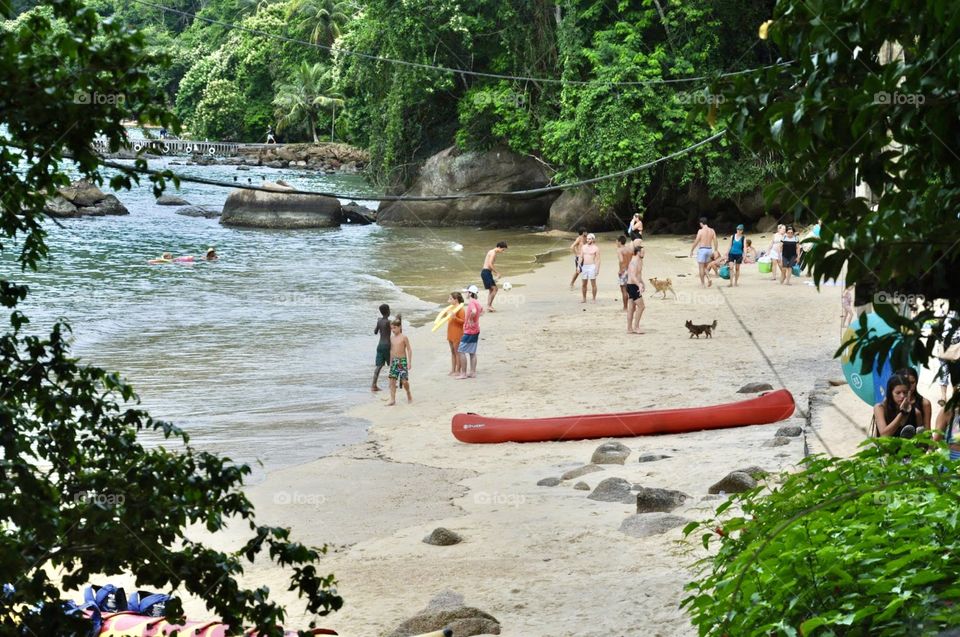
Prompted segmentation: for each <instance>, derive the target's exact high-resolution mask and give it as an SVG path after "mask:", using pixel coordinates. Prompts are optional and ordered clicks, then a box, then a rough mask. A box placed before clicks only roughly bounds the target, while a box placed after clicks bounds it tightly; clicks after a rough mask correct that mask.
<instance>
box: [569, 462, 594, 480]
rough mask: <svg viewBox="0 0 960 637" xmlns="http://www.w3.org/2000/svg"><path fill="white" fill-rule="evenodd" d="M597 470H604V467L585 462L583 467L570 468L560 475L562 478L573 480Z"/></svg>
mask: <svg viewBox="0 0 960 637" xmlns="http://www.w3.org/2000/svg"><path fill="white" fill-rule="evenodd" d="M597 471H603V467H598V466H597V465H595V464H585V465H583V466H582V467H577V468H576V469H570V470H569V471H567V472H565V473H564V474H563V475H562V476H560V479H561V480H573V479H574V478H579V477H581V476H585V475H587V474H588V473H595V472H597Z"/></svg>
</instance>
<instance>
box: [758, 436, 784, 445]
mask: <svg viewBox="0 0 960 637" xmlns="http://www.w3.org/2000/svg"><path fill="white" fill-rule="evenodd" d="M790 440H791V439H790V438H786V437H784V436H776V437H774V439H773V440H768V441H766V442H765V443H763V445H761V446H763V447H782V446H783V445H789V444H790Z"/></svg>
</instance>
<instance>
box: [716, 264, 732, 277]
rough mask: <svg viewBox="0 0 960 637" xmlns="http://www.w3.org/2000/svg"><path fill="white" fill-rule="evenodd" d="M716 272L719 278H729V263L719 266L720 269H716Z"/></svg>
mask: <svg viewBox="0 0 960 637" xmlns="http://www.w3.org/2000/svg"><path fill="white" fill-rule="evenodd" d="M718 274H719V275H720V278H721V279H729V278H730V266H729V265H725V266H722V267H721V268H720V270H719V271H718Z"/></svg>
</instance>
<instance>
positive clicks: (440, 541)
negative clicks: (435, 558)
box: [423, 526, 463, 546]
mask: <svg viewBox="0 0 960 637" xmlns="http://www.w3.org/2000/svg"><path fill="white" fill-rule="evenodd" d="M460 542H463V538H462V537H461V536H460V535H459V534H458V533H454V532H453V531H451V530H450V529H445V528H443V527H442V526H438V527H437V528H435V529H434V530H433V531H431V532H430V535H428V536H427V537H425V538H423V543H424V544H431V545H433V546H453V545H454V544H460Z"/></svg>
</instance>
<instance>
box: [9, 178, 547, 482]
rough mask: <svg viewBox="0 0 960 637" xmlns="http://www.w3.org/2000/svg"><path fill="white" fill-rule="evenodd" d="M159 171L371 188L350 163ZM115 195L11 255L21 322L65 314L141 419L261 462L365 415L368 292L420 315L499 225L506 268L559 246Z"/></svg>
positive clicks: (278, 458) (462, 279) (334, 435)
mask: <svg viewBox="0 0 960 637" xmlns="http://www.w3.org/2000/svg"><path fill="white" fill-rule="evenodd" d="M172 168H173V169H175V170H177V171H178V172H181V173H184V174H194V175H203V176H206V177H212V178H217V179H225V180H227V181H232V180H233V177H234V176H236V177H237V178H238V179H240V180H244V181H245V180H246V179H247V178H250V179H251V180H252V183H259V182H260V180H261V179H262V178H264V177H266V178H268V179H270V180H275V179H281V178H282V179H285V180H286V181H288V182H289V183H291V184H292V185H295V186H298V187H303V188H310V189H317V190H328V191H329V190H339V191H349V192H355V193H364V192H370V191H369V187H368V186H366V185H365V184H364V182H363V180H362V179H361V178H360V177H357V176H349V175H337V176H323V175H315V174H311V173H303V172H294V171H288V170H273V169H253V170H250V171H237V170H236V169H235V167H229V166H222V167H220V166H210V167H196V166H173V167H172ZM116 194H117V196H118V197H119V198H120V199H121V201H123V203H124V204H125V205H126V206H127V207H128V208H129V209H130V212H131V214H130V215H128V216H123V217H103V218H91V219H80V220H66V221H64V222H63V224H64V226H65V227H63V228H60V227H57V226H56V225H54V224H52V223H49V224H48V226H47V228H48V231H49V237H48V242H49V244H50V246H51V259H50V261H49V262H48V263H46V264H45V265H43V266H42V268H41V271H40V272H39V273H35V274H33V273H31V274H27V275H25V276H24V275H20V274H19V272H17V271H16V269H15V267H14V266H13V259H12V255H11V254H9V253H8V254H5V255H4V263H3V265H4V268H3V269H4V272H3V275H4V276H10V277H11V278H14V279H15V280H23V279H24V278H26V280H27V281H28V282H29V284H30V287H31V295H30V297H29V298H28V300H27V302H26V303H25V304H24V305H23V309H24V311H25V312H26V313H27V315H28V316H30V317H31V321H32V323H33V329H35V330H38V331H39V330H45V331H48V330H49V327H50V325H51V323H52V322H53V321H54V320H55V319H56V318H57V317H64V318H66V319H67V320H69V322H70V323H71V324H72V326H73V329H74V336H75V341H74V353H75V354H76V355H79V356H80V357H82V358H83V360H84V361H85V362H88V363H92V364H96V365H99V366H103V367H106V368H108V369H111V370H116V371H119V372H121V373H122V374H123V375H124V376H125V377H126V378H127V379H128V380H129V381H131V382H132V383H133V385H134V387H135V388H136V390H137V392H138V393H139V395H140V397H141V399H142V402H143V406H144V407H146V408H147V409H149V410H150V412H151V414H152V415H153V416H154V417H157V418H162V419H165V420H171V421H173V422H176V423H177V424H179V425H181V426H183V427H185V428H186V429H187V430H188V431H189V432H190V434H191V436H192V440H193V443H194V444H196V445H197V446H199V447H202V448H206V449H212V450H216V451H218V452H220V453H223V454H225V455H228V456H230V457H231V458H234V459H236V460H241V461H244V462H255V461H261V462H263V464H264V465H265V466H266V467H267V468H271V467H278V466H285V465H290V464H296V463H300V462H304V461H308V460H312V459H315V458H317V457H320V456H322V455H324V454H326V453H329V452H330V451H331V450H332V449H334V448H335V447H337V446H338V445H342V444H345V443H350V442H355V441H358V440H361V439H362V438H363V436H364V433H365V427H366V423H365V422H362V421H357V420H352V419H349V418H346V417H345V416H344V415H343V414H344V412H345V411H346V410H347V409H349V408H350V407H351V406H352V405H354V404H356V403H357V402H358V401H362V400H368V394H369V392H368V388H369V383H370V374H371V372H372V364H373V356H374V350H375V346H376V339H375V337H374V336H373V335H372V331H373V327H374V324H375V322H376V318H377V316H378V314H377V306H378V305H379V304H380V303H382V302H385V303H389V304H390V306H391V308H393V310H394V312H396V311H401V312H403V314H404V316H406V317H409V318H411V319H414V320H415V321H416V320H419V321H420V322H422V321H424V320H426V319H427V318H428V317H432V316H433V315H434V313H435V312H436V311H437V309H438V304H439V303H441V302H443V301H445V299H446V294H447V291H448V290H449V288H450V287H451V286H453V285H456V287H458V288H459V287H462V286H463V285H465V284H467V283H472V282H476V283H479V280H478V279H479V270H480V265H481V264H482V260H483V255H484V253H485V251H486V250H487V249H489V248H490V247H492V246H493V244H494V243H496V241H498V240H500V239H501V238H503V239H506V240H508V241H509V242H510V243H511V249H510V250H508V251H507V252H506V253H505V254H503V255H502V257H501V258H500V259H499V262H501V264H502V265H501V269H503V270H505V271H507V272H510V273H512V274H516V273H519V272H520V271H522V270H529V269H530V267H531V261H532V255H533V254H534V253H535V252H538V251H542V250H545V249H547V248H549V247H553V246H554V245H555V244H556V240H552V239H547V238H543V237H534V236H531V235H530V234H528V233H520V232H516V231H514V232H508V233H500V232H498V233H494V232H489V231H475V230H464V229H458V230H453V229H442V230H438V229H410V228H405V229H387V228H380V227H379V226H349V225H345V226H343V227H342V228H340V229H324V230H313V231H304V230H298V231H266V230H249V229H231V228H225V227H223V226H221V225H220V224H219V222H218V220H216V219H198V218H192V217H185V216H181V215H177V214H174V210H175V209H176V208H175V207H168V206H157V205H156V204H155V202H154V197H153V195H152V192H151V191H150V188H149V186H146V185H144V186H142V187H139V188H135V189H134V190H133V191H129V192H128V191H121V192H119V193H116ZM168 194H179V195H180V196H182V197H183V198H184V199H187V200H188V201H190V202H191V203H193V204H205V205H213V206H221V205H222V204H223V202H224V200H225V199H226V196H227V194H228V191H226V190H224V189H220V188H215V187H210V186H200V185H191V184H183V186H182V189H181V191H180V192H179V193H174V192H173V191H170V192H169V193H168ZM344 201H347V200H344ZM371 207H374V206H373V205H372V204H371ZM208 245H215V246H216V248H217V252H218V253H219V254H220V257H221V258H220V261H218V262H214V263H197V264H193V265H164V266H150V265H147V263H146V260H147V259H148V258H152V257H156V256H159V255H160V254H161V253H162V252H164V251H169V252H172V253H174V254H175V255H179V254H194V255H200V254H202V253H203V250H204V249H205V248H206V246H208ZM421 299H422V300H421ZM382 382H383V381H381V383H382Z"/></svg>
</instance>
